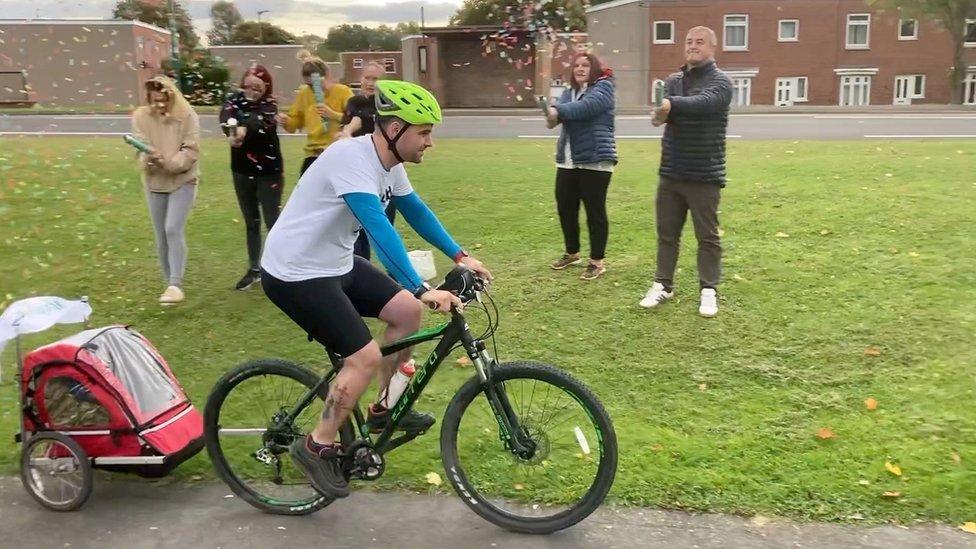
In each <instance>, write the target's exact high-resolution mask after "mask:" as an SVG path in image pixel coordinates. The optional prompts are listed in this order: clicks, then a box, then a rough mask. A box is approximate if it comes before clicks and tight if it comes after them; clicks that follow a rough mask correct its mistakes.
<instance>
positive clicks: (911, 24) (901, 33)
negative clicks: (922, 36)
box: [898, 19, 918, 40]
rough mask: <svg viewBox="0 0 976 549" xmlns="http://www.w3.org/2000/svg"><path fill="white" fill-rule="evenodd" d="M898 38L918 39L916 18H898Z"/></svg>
mask: <svg viewBox="0 0 976 549" xmlns="http://www.w3.org/2000/svg"><path fill="white" fill-rule="evenodd" d="M898 39H899V40H918V19H899V20H898Z"/></svg>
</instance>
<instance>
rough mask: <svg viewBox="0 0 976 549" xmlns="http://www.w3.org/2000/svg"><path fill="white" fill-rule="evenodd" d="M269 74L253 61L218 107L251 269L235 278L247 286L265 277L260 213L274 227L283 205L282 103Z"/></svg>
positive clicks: (240, 285) (265, 222) (243, 287)
mask: <svg viewBox="0 0 976 549" xmlns="http://www.w3.org/2000/svg"><path fill="white" fill-rule="evenodd" d="M272 91H273V83H272V80H271V74H270V73H269V72H268V70H267V69H266V68H264V67H262V66H261V65H254V66H253V67H251V68H250V69H248V70H247V72H245V73H244V76H243V77H242V78H241V89H240V90H239V91H237V92H234V93H232V94H230V95H229V96H228V98H227V101H226V102H225V103H224V108H223V110H221V111H220V125H221V127H222V128H223V130H224V134H226V135H227V139H228V141H229V142H230V169H231V172H232V173H233V176H234V189H235V190H236V191H237V202H238V204H239V205H240V207H241V215H242V216H243V217H244V227H245V229H246V231H247V256H248V260H249V261H250V265H249V267H248V270H247V272H246V273H245V274H244V276H243V277H242V278H241V280H240V281H239V282H238V283H237V286H236V288H237V289H238V290H242V291H243V290H246V289H248V288H249V287H251V285H252V284H254V283H255V282H258V281H260V280H261V267H260V261H261V217H262V215H263V216H264V224H265V226H266V227H267V228H268V230H269V231H270V230H271V226H272V225H274V223H275V221H276V220H277V219H278V212H280V211H281V194H282V191H283V190H284V186H285V181H284V176H283V173H282V172H283V165H282V159H281V144H280V143H279V141H278V130H277V121H276V117H277V115H278V104H277V102H276V101H275V99H274V95H272Z"/></svg>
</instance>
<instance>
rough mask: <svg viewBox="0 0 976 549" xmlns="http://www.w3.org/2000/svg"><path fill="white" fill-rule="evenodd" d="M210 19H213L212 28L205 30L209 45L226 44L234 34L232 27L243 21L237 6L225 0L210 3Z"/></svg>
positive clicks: (234, 27)
mask: <svg viewBox="0 0 976 549" xmlns="http://www.w3.org/2000/svg"><path fill="white" fill-rule="evenodd" d="M210 20H211V21H213V28H212V29H210V31H209V32H207V39H208V40H209V41H210V45H211V46H221V45H224V44H227V43H228V42H227V41H228V40H230V37H231V36H232V35H233V34H234V29H236V28H237V26H238V25H240V24H241V23H243V22H244V18H243V17H241V12H239V11H237V6H235V5H234V3H233V2H228V1H227V0H217V2H214V3H213V4H211V6H210Z"/></svg>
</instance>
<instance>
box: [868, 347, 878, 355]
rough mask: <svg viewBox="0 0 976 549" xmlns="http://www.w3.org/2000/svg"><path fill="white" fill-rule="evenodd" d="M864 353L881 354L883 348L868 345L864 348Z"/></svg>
mask: <svg viewBox="0 0 976 549" xmlns="http://www.w3.org/2000/svg"><path fill="white" fill-rule="evenodd" d="M864 354H866V355H867V356H881V349H878V348H877V347H868V348H867V349H865V350H864Z"/></svg>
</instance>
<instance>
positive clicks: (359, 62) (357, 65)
mask: <svg viewBox="0 0 976 549" xmlns="http://www.w3.org/2000/svg"><path fill="white" fill-rule="evenodd" d="M352 68H354V69H361V68H363V58H362V57H354V58H353V60H352Z"/></svg>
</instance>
